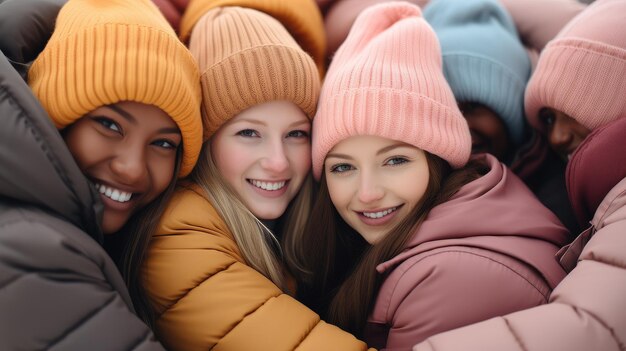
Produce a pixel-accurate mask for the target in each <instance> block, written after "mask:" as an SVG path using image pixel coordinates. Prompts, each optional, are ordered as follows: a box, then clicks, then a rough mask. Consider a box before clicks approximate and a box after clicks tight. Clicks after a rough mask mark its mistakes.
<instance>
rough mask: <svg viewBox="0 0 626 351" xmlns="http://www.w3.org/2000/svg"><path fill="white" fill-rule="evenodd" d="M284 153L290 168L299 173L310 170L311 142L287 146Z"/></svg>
mask: <svg viewBox="0 0 626 351" xmlns="http://www.w3.org/2000/svg"><path fill="white" fill-rule="evenodd" d="M286 153H287V155H288V158H289V164H290V165H291V168H292V169H294V170H296V171H297V172H298V173H300V174H306V173H308V172H309V171H310V170H311V144H306V145H290V146H287V150H286Z"/></svg>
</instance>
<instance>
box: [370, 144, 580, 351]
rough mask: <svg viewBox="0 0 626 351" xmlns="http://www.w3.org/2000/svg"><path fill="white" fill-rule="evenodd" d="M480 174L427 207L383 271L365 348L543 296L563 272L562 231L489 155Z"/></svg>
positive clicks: (394, 343)
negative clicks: (421, 220)
mask: <svg viewBox="0 0 626 351" xmlns="http://www.w3.org/2000/svg"><path fill="white" fill-rule="evenodd" d="M477 157H478V158H483V159H485V161H486V163H487V164H488V165H489V166H490V171H489V172H488V173H487V174H485V175H484V176H482V177H481V178H479V179H477V180H475V181H473V182H471V183H469V184H466V185H465V186H463V187H462V188H461V189H460V190H459V192H457V194H455V195H454V196H453V197H452V198H451V199H450V200H449V201H447V202H445V203H443V204H441V205H439V206H436V207H435V208H433V209H432V210H431V211H430V213H429V215H428V217H427V218H426V220H425V221H424V223H422V225H421V226H420V228H419V229H418V231H417V232H416V233H415V234H414V235H413V238H412V239H411V240H410V242H409V244H408V245H407V248H406V250H405V251H403V252H402V253H401V254H400V255H398V256H396V257H394V258H393V259H391V260H389V261H387V262H384V263H382V264H380V265H379V266H378V267H377V269H378V271H379V272H380V274H383V275H384V276H385V279H384V281H383V283H382V286H381V288H380V290H379V294H378V297H377V299H376V302H375V306H374V308H373V311H372V313H371V315H370V316H369V318H368V322H367V325H366V330H365V341H366V342H367V344H368V345H369V346H371V347H377V348H380V349H385V350H410V349H411V347H412V346H413V345H415V344H416V343H418V342H420V341H422V340H424V339H426V338H428V337H429V336H431V335H434V334H437V333H439V332H443V331H447V330H450V329H454V328H458V327H461V326H464V325H468V324H472V323H475V322H478V321H482V320H486V319H489V318H492V317H495V316H501V315H505V314H507V313H511V312H514V311H519V310H523V309H527V308H529V307H533V306H538V305H541V304H544V303H546V302H547V301H548V298H549V296H550V292H551V291H552V289H553V288H554V287H555V286H556V285H557V284H558V283H559V282H560V281H561V279H563V277H564V276H565V272H564V270H563V268H561V266H560V265H559V263H558V262H557V260H556V259H555V254H556V253H557V251H558V249H559V248H560V247H561V246H562V245H563V244H564V243H565V240H566V237H567V234H568V233H567V230H566V229H565V228H564V227H563V226H562V225H561V223H560V222H559V220H558V219H557V218H556V217H555V216H554V214H553V213H552V212H550V211H549V210H548V209H547V208H545V207H544V206H543V205H542V204H541V203H540V202H539V200H537V198H536V197H535V196H534V195H533V194H532V192H531V191H530V190H529V189H528V188H527V187H526V186H525V185H524V184H523V183H522V181H521V180H519V178H517V176H515V175H514V174H513V173H512V172H511V171H510V170H509V169H508V168H506V167H505V166H504V165H502V164H501V163H500V162H498V160H497V159H496V158H495V157H493V156H491V155H488V154H484V155H479V156H477Z"/></svg>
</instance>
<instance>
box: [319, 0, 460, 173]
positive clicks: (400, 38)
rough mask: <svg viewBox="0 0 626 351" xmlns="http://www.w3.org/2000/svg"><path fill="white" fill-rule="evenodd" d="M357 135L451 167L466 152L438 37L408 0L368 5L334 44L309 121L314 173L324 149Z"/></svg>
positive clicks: (327, 149) (325, 150)
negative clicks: (400, 145) (411, 149)
mask: <svg viewBox="0 0 626 351" xmlns="http://www.w3.org/2000/svg"><path fill="white" fill-rule="evenodd" d="M357 135H374V136H381V137H385V138H389V139H393V140H398V141H403V142H405V143H408V144H411V145H414V146H416V147H418V148H420V149H423V150H425V151H427V152H430V153H432V154H435V155H437V156H439V157H441V158H443V159H444V160H446V161H447V162H448V163H449V164H450V165H451V166H452V167H454V168H459V167H462V166H464V165H465V163H466V162H467V160H468V158H469V155H470V151H471V137H470V132H469V128H468V126H467V122H466V121H465V118H463V115H462V114H461V111H459V108H458V107H457V104H456V101H455V99H454V95H453V94H452V91H451V90H450V87H449V86H448V84H447V83H446V80H445V78H444V76H443V71H442V67H441V52H440V49H439V43H438V42H437V38H436V36H435V33H434V32H433V30H432V28H431V27H430V26H429V25H428V23H426V21H425V20H424V19H423V18H422V16H421V11H420V9H419V7H417V6H415V5H413V4H410V3H407V2H388V3H383V4H378V5H374V6H372V7H369V8H368V9H366V10H364V11H363V12H362V13H361V14H360V15H359V17H357V19H356V21H355V23H354V25H353V27H352V29H351V31H350V33H349V34H348V37H347V38H346V40H345V41H344V43H343V44H342V46H341V47H340V48H339V49H338V51H337V53H336V55H335V57H334V59H333V61H332V63H331V65H330V68H329V70H328V74H327V75H326V80H325V82H324V85H323V87H322V93H321V96H320V101H319V106H318V111H317V114H316V116H315V119H314V121H313V132H312V136H313V174H314V176H315V177H316V179H320V177H321V174H322V168H323V165H324V159H325V158H326V154H328V152H329V151H330V150H331V149H332V148H333V147H334V146H335V145H336V144H337V143H339V142H340V141H342V140H343V139H346V138H349V137H351V136H357Z"/></svg>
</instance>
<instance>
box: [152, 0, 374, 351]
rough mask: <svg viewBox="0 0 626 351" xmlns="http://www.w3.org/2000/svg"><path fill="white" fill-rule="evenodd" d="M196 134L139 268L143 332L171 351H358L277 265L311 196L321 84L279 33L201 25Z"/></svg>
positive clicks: (234, 14) (233, 19)
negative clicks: (192, 155)
mask: <svg viewBox="0 0 626 351" xmlns="http://www.w3.org/2000/svg"><path fill="white" fill-rule="evenodd" d="M189 48H190V50H191V52H192V54H193V55H194V56H195V58H196V59H197V60H198V64H199V66H200V70H201V72H202V75H201V85H202V94H203V98H202V114H203V118H204V136H205V138H206V141H205V142H204V144H203V147H202V152H201V155H200V159H199V161H198V164H197V166H196V168H195V169H194V170H193V172H192V173H191V176H190V181H189V182H186V183H184V184H181V186H180V187H179V188H178V189H177V191H176V193H175V194H174V196H173V199H172V201H171V202H170V204H169V205H168V208H167V210H166V212H165V215H164V217H163V218H162V220H161V223H160V225H159V229H158V230H157V233H156V234H155V235H154V236H153V238H152V241H151V244H150V247H149V252H148V257H147V260H146V263H145V266H144V267H143V277H142V278H143V279H142V280H143V282H144V284H145V288H146V298H147V301H148V302H149V304H150V306H149V307H150V309H149V310H148V311H149V312H150V317H151V320H150V324H152V325H153V326H154V329H155V332H156V334H157V337H158V338H159V340H160V341H161V342H163V344H164V345H165V346H166V347H167V348H168V349H170V350H207V349H212V348H214V347H215V348H216V349H217V348H219V349H221V350H237V351H238V350H279V351H280V350H295V349H298V350H364V349H365V348H366V346H365V344H364V343H363V342H361V341H358V340H357V339H355V338H354V336H352V335H350V334H348V333H346V332H344V331H342V330H340V329H339V328H337V327H334V326H331V325H328V324H326V323H324V322H323V321H321V320H320V318H319V316H318V315H316V314H315V313H314V312H312V311H310V310H309V309H307V308H306V307H305V306H303V305H302V304H300V303H299V302H298V301H296V300H295V299H294V298H293V297H292V296H290V295H289V294H290V293H291V294H293V289H294V286H293V284H292V282H291V280H292V279H290V276H289V274H288V271H287V268H286V267H285V257H286V254H285V253H286V252H288V251H290V250H292V246H293V245H294V242H293V236H294V234H295V233H297V232H300V231H302V228H303V225H304V221H306V219H307V218H308V215H309V210H310V206H311V198H312V179H311V175H310V168H311V154H310V152H311V142H310V133H311V119H312V117H313V115H314V114H315V107H316V104H317V99H318V96H319V89H320V78H319V74H318V70H317V68H316V66H315V63H314V61H313V60H312V59H311V57H310V56H309V55H308V54H307V53H306V52H305V51H303V50H302V49H301V48H300V46H299V45H298V44H297V43H296V41H295V40H294V38H292V37H291V36H290V34H289V32H288V31H287V30H286V29H285V27H284V26H283V25H281V23H280V22H279V21H277V20H276V19H274V18H273V17H271V16H269V15H267V14H265V13H263V12H260V11H257V10H254V9H250V8H243V7H234V6H228V7H216V8H212V9H210V10H208V11H207V12H206V13H205V14H204V15H203V16H201V17H200V18H199V20H198V22H197V23H196V25H195V26H194V29H193V31H192V32H191V37H190V42H189Z"/></svg>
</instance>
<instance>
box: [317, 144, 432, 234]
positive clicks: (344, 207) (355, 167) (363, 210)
mask: <svg viewBox="0 0 626 351" xmlns="http://www.w3.org/2000/svg"><path fill="white" fill-rule="evenodd" d="M324 172H325V177H326V182H327V184H328V192H329V194H330V198H331V200H332V202H333V205H334V206H335V208H336V209H337V212H339V215H341V218H343V220H344V221H346V223H348V225H350V226H351V227H352V228H353V229H354V230H356V231H357V232H359V234H361V236H362V237H363V238H364V239H365V240H366V241H367V242H368V243H370V244H375V243H377V242H379V241H380V240H381V239H382V238H384V236H385V235H386V234H387V233H389V231H390V230H391V229H392V228H393V227H394V226H396V225H397V224H398V223H400V221H402V220H403V219H404V218H405V217H406V216H407V215H408V214H409V213H410V212H411V210H412V209H413V208H414V207H415V206H416V205H417V204H418V202H419V201H420V200H421V199H422V197H423V196H424V193H425V192H426V188H427V186H428V182H429V177H430V176H429V170H428V161H427V159H426V153H425V152H424V151H423V150H421V149H418V148H416V147H415V146H412V145H409V144H406V143H403V142H398V141H395V140H391V139H387V138H382V137H377V136H354V137H350V138H348V139H345V140H343V141H341V142H340V143H338V144H337V145H335V147H333V149H332V150H331V151H330V152H329V153H328V155H327V156H326V161H325V164H324Z"/></svg>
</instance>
